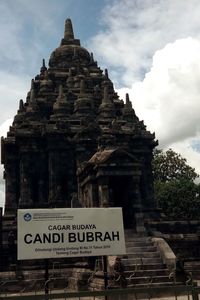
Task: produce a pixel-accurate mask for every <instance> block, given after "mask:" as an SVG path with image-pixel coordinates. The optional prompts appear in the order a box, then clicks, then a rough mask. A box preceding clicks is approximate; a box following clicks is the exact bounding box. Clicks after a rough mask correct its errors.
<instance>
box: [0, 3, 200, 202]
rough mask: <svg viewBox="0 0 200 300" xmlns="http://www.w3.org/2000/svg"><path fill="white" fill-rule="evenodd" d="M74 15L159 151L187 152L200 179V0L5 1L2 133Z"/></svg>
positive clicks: (0, 190) (0, 33)
mask: <svg viewBox="0 0 200 300" xmlns="http://www.w3.org/2000/svg"><path fill="white" fill-rule="evenodd" d="M68 17H69V18H71V20H72V22H73V28H74V34H75V37H76V38H79V39H80V40H81V44H82V46H84V47H86V48H87V49H88V50H89V51H90V52H93V53H94V59H95V60H97V62H98V65H99V66H100V67H101V69H104V68H108V71H109V77H110V78H111V80H112V81H113V83H114V86H115V89H116V90H117V92H118V94H119V96H120V98H121V99H124V98H125V93H127V92H128V93H129V95H130V99H131V101H132V103H133V108H134V109H135V112H136V114H137V115H138V117H139V118H140V119H141V120H144V123H145V124H146V125H147V129H148V130H149V131H151V132H155V134H156V139H158V141H159V148H161V149H164V150H166V149H168V148H172V149H173V150H174V151H176V152H178V153H180V154H181V155H182V156H183V157H185V158H186V159H187V162H188V164H189V165H191V166H192V167H194V168H195V169H196V171H197V172H198V173H199V174H200V1H199V0H190V1H188V0H34V1H32V0H0V135H1V136H2V135H6V132H7V131H8V128H9V125H11V123H12V119H13V117H14V116H15V114H16V112H17V109H18V104H19V100H20V99H24V100H25V98H26V94H27V92H28V90H29V89H30V85H31V79H32V78H34V77H35V76H36V75H37V74H38V73H39V70H40V67H41V64H42V59H43V58H44V59H45V60H46V62H47V64H48V60H49V57H50V54H51V52H52V51H53V50H54V49H55V48H56V47H58V46H59V43H60V40H61V38H62V37H63V33H64V23H65V20H66V19H67V18H68ZM3 203H4V180H3V166H1V169H0V206H1V205H3Z"/></svg>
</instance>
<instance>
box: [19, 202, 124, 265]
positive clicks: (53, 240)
mask: <svg viewBox="0 0 200 300" xmlns="http://www.w3.org/2000/svg"><path fill="white" fill-rule="evenodd" d="M17 244H18V259H19V260H20V259H41V258H53V257H54V258H55V257H56V258H58V257H83V256H101V255H119V254H125V252H126V248H125V241H124V229H123V220H122V209H121V208H55V209H19V210H18V243H17Z"/></svg>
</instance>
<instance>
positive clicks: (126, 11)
mask: <svg viewBox="0 0 200 300" xmlns="http://www.w3.org/2000/svg"><path fill="white" fill-rule="evenodd" d="M199 11H200V1H199V0H190V1H188V0H176V1H174V0H167V1H161V0H157V1H154V0H152V1H149V0H141V1H136V0H116V1H109V4H108V5H107V6H106V7H105V9H104V10H103V13H102V23H103V24H104V25H105V30H104V31H101V32H100V33H99V34H98V35H97V36H95V37H94V38H93V39H92V44H91V45H92V48H93V51H94V53H95V54H96V55H98V57H99V60H100V61H102V62H104V65H107V66H109V67H110V70H111V71H112V70H113V69H114V68H116V67H117V68H119V67H120V68H123V69H124V71H125V72H124V74H123V75H122V74H119V76H116V77H115V80H116V81H117V84H118V85H121V86H122V80H123V85H124V84H126V85H131V84H132V82H133V80H138V79H142V77H143V75H144V73H146V70H148V69H149V68H150V66H151V63H152V57H153V55H154V53H155V51H157V50H158V49H162V48H163V47H164V46H165V45H166V44H167V43H170V42H174V41H175V40H176V39H181V38H187V37H188V36H194V37H197V36H200V31H199ZM91 45H90V47H91Z"/></svg>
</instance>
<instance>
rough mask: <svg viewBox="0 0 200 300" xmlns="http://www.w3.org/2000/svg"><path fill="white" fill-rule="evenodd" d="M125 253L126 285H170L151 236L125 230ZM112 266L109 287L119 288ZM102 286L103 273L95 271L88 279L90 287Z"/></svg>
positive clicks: (122, 258) (100, 287) (118, 280)
mask: <svg viewBox="0 0 200 300" xmlns="http://www.w3.org/2000/svg"><path fill="white" fill-rule="evenodd" d="M125 241H126V255H123V256H121V261H122V263H123V265H124V268H125V272H124V273H125V277H126V281H127V287H144V286H146V287H147V286H161V285H164V286H166V285H171V284H173V282H172V280H170V279H169V270H168V269H167V267H166V266H165V264H164V263H163V261H162V259H161V255H160V252H159V250H158V249H157V247H156V245H155V244H154V242H153V241H152V239H151V237H148V236H146V235H141V234H136V233H135V232H133V231H132V230H126V231H125ZM113 274H114V272H113V270H112V266H111V268H110V272H109V273H108V286H109V288H119V287H120V279H119V278H118V279H117V278H114V276H113ZM103 288H104V281H103V273H102V271H97V272H96V273H95V275H94V276H93V278H92V280H91V281H90V289H92V290H99V289H103Z"/></svg>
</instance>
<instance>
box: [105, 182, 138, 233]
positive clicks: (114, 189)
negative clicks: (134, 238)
mask: <svg viewBox="0 0 200 300" xmlns="http://www.w3.org/2000/svg"><path fill="white" fill-rule="evenodd" d="M132 189H133V181H132V177H131V176H111V177H109V200H110V201H109V202H110V206H113V207H122V211H123V220H124V228H125V229H129V228H134V227H135V220H134V219H135V218H134V210H133V200H134V199H133V191H132Z"/></svg>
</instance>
